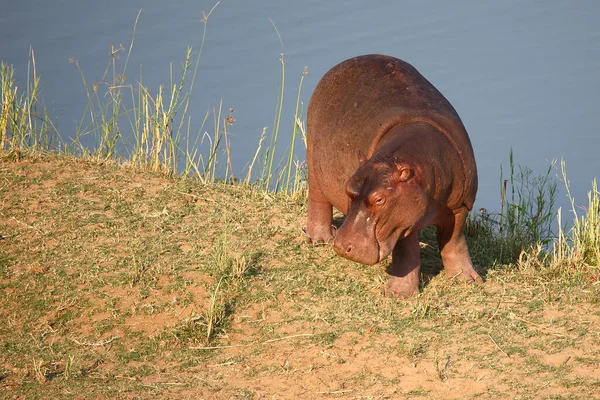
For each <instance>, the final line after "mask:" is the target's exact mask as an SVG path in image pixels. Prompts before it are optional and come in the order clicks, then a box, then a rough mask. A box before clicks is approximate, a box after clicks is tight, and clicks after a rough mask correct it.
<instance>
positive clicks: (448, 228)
mask: <svg viewBox="0 0 600 400" xmlns="http://www.w3.org/2000/svg"><path fill="white" fill-rule="evenodd" d="M467 215H468V210H467V209H466V208H465V207H462V208H461V209H460V210H457V211H455V212H454V214H453V215H452V216H450V217H448V218H447V219H446V220H445V221H444V222H443V223H442V224H440V225H438V226H437V240H438V245H439V247H440V254H441V256H442V263H443V264H444V270H445V271H446V277H448V278H449V279H459V280H462V281H467V282H477V283H482V282H483V280H482V279H481V277H480V276H479V274H478V273H477V272H476V271H475V269H474V268H473V263H472V262H471V256H470V255H469V249H468V248H467V241H466V240H465V235H464V233H463V230H464V227H465V221H466V220H467Z"/></svg>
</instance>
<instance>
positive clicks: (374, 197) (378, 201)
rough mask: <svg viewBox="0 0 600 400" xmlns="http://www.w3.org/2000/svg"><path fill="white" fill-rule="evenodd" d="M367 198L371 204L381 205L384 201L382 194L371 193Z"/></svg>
mask: <svg viewBox="0 0 600 400" xmlns="http://www.w3.org/2000/svg"><path fill="white" fill-rule="evenodd" d="M369 200H370V202H371V205H375V206H381V205H383V204H384V203H385V196H383V195H381V194H375V195H372V196H371V198H370V199H369Z"/></svg>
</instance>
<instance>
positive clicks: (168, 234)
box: [0, 153, 600, 399]
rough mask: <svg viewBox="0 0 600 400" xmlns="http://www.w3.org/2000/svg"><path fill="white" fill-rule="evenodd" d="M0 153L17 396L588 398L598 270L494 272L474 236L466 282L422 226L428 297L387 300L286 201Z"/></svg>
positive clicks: (1, 250) (502, 268)
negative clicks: (472, 276) (472, 269)
mask: <svg viewBox="0 0 600 400" xmlns="http://www.w3.org/2000/svg"><path fill="white" fill-rule="evenodd" d="M5 154H6V153H4V155H5ZM2 159H3V160H4V161H3V162H2V163H1V164H0V182H2V183H1V186H0V234H1V235H2V240H1V241H0V246H1V247H0V314H1V315H0V321H3V322H2V323H1V324H0V338H1V340H0V343H1V346H2V348H1V351H0V386H1V389H0V390H1V391H3V392H4V393H8V396H9V397H14V396H16V397H19V396H22V397H25V398H42V397H43V398H71V397H110V398H133V397H136V398H155V397H163V398H273V397H279V398H323V397H326V398H362V397H364V398H456V399H459V398H460V399H465V398H586V399H587V398H597V397H598V395H597V394H598V393H599V391H600V383H599V381H598V376H599V374H600V370H599V369H598V368H599V367H598V366H599V365H600V333H599V332H600V329H598V327H599V326H600V312H599V311H598V299H599V298H600V296H599V295H600V285H598V282H599V279H598V270H597V269H594V268H592V267H589V268H580V269H579V270H578V273H577V274H571V273H567V271H566V270H561V269H559V268H554V269H552V268H548V267H547V266H545V265H544V264H542V263H540V262H539V260H540V257H536V258H535V259H536V260H537V261H538V262H537V264H535V263H533V262H527V257H525V256H524V257H523V258H522V263H521V264H515V265H498V264H491V263H488V261H485V260H489V253H487V252H486V251H485V249H480V250H481V251H480V250H478V247H477V246H472V247H473V252H474V254H473V258H474V259H475V260H476V264H478V265H477V267H478V268H479V270H480V271H481V272H482V273H484V275H485V277H486V283H485V284H484V285H481V286H465V285H461V284H458V283H456V282H451V281H449V280H447V279H446V278H445V277H444V276H443V273H442V274H440V273H439V271H440V267H441V266H440V264H439V259H438V258H437V255H436V251H435V244H434V243H433V242H431V241H430V239H431V238H430V235H431V233H430V232H425V234H424V236H423V240H424V242H426V243H427V245H426V246H424V248H423V254H422V256H423V263H424V265H425V268H424V270H423V281H424V282H425V283H424V287H423V288H422V294H421V295H420V296H419V297H418V298H416V299H414V300H409V301H395V300H390V299H386V298H384V297H383V296H382V290H381V289H382V286H383V282H384V281H385V279H386V274H385V272H384V271H385V264H386V263H383V265H380V266H378V267H374V268H373V267H364V266H361V265H358V264H354V263H352V262H350V261H347V260H345V259H341V258H339V257H337V256H335V254H334V252H333V251H332V250H331V249H330V248H329V247H327V246H317V247H314V246H312V245H307V244H306V243H305V237H304V233H303V227H304V218H305V217H304V214H305V209H304V207H305V206H304V203H303V202H302V201H298V200H296V199H295V198H293V197H290V196H285V195H274V194H267V193H265V192H262V191H250V190H248V189H244V188H240V187H236V186H230V185H229V186H227V185H216V186H207V185H202V184H199V183H198V182H194V181H190V180H186V179H179V178H177V179H174V178H166V177H164V176H160V175H155V174H152V173H147V172H139V171H136V170H133V169H128V168H123V167H118V166H116V165H113V164H112V163H110V162H109V163H104V164H103V165H98V164H96V163H91V162H87V161H85V160H81V159H69V158H64V157H63V158H61V157H56V156H54V157H51V158H36V157H25V158H24V159H22V160H21V161H19V162H15V161H12V160H10V159H7V158H6V157H3V158H2ZM469 240H470V241H471V243H472V244H473V240H474V238H472V237H470V238H469ZM530 257H531V256H530ZM594 396H596V397H594Z"/></svg>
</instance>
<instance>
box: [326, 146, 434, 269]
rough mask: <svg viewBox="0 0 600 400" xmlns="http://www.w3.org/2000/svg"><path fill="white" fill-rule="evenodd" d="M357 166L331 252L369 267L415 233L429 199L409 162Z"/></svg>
mask: <svg viewBox="0 0 600 400" xmlns="http://www.w3.org/2000/svg"><path fill="white" fill-rule="evenodd" d="M360 164H361V165H360V167H359V168H358V170H357V171H356V172H355V173H354V175H353V176H352V177H351V178H350V179H349V180H348V182H347V184H346V193H347V194H348V197H349V199H350V205H349V207H348V213H347V216H346V219H345V221H344V223H343V225H342V226H341V227H340V228H339V229H338V230H337V232H336V236H335V241H334V248H335V251H336V252H337V253H338V254H339V255H341V256H343V257H346V258H348V259H350V260H353V261H356V262H359V263H361V264H366V265H372V264H375V263H377V262H379V261H381V260H383V259H384V258H386V257H387V256H388V255H389V254H390V253H391V252H392V250H393V248H394V246H395V245H396V242H397V241H398V240H399V239H401V238H404V237H406V236H408V235H409V234H411V233H412V232H414V229H415V228H416V227H417V225H418V223H419V222H420V221H421V220H422V219H423V217H424V215H425V211H426V209H427V205H428V204H427V203H428V196H427V195H426V193H425V191H424V190H423V189H422V187H421V185H419V183H418V182H419V181H420V179H419V177H418V176H417V174H418V169H417V168H415V165H414V164H412V163H410V162H400V161H396V160H389V159H388V160H384V161H377V160H364V158H363V159H361V161H360Z"/></svg>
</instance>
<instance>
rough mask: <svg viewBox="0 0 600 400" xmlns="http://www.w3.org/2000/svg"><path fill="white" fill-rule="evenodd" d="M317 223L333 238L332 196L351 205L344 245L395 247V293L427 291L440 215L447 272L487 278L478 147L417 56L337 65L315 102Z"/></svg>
mask: <svg viewBox="0 0 600 400" xmlns="http://www.w3.org/2000/svg"><path fill="white" fill-rule="evenodd" d="M306 159H307V163H308V182H309V196H308V197H309V199H308V224H307V234H308V236H309V237H310V238H311V239H312V240H313V241H314V242H318V241H324V242H330V241H331V240H333V239H334V232H333V229H332V225H331V224H332V206H334V207H335V208H337V209H338V210H340V211H341V212H342V213H344V214H346V219H345V221H344V223H343V225H342V226H341V227H340V229H338V230H337V232H336V234H335V240H334V248H335V250H336V252H337V253H338V254H340V255H342V256H344V257H346V258H349V259H351V260H354V261H357V262H360V263H363V264H367V265H371V264H375V263H377V262H379V261H381V260H383V259H384V258H385V257H387V256H388V255H389V254H390V253H392V266H391V275H392V277H391V279H390V281H389V282H388V285H387V287H386V293H387V294H389V295H392V296H412V295H414V294H416V293H417V292H418V280H419V269H420V261H419V258H420V254H419V241H418V238H417V234H418V231H419V230H421V229H423V228H424V227H426V226H428V225H435V226H436V227H437V232H438V243H439V245H440V252H441V256H442V262H443V264H444V268H445V270H446V275H447V276H451V277H456V278H460V279H464V280H470V281H477V282H479V281H481V278H480V277H479V275H478V274H477V272H475V270H474V269H473V265H472V263H471V259H470V256H469V252H468V249H467V245H466V242H465V238H464V235H463V228H464V223H465V220H466V217H467V214H468V211H469V210H471V208H472V207H473V203H474V201H475V194H476V191H477V169H476V165H475V158H474V156H473V149H472V147H471V142H470V140H469V137H468V135H467V132H466V130H465V128H464V126H463V124H462V122H461V120H460V118H459V117H458V114H457V113H456V111H455V110H454V108H453V107H452V105H450V103H449V102H448V101H447V100H446V99H445V98H444V96H443V95H442V94H441V93H440V92H439V91H438V90H437V89H436V88H435V87H434V86H433V85H432V84H431V83H429V82H428V81H427V80H426V79H425V78H424V77H423V76H422V75H421V74H419V72H418V71H417V70H416V69H415V68H413V67H412V66H411V65H410V64H408V63H406V62H404V61H401V60H399V59H396V58H393V57H389V56H383V55H365V56H360V57H355V58H352V59H349V60H346V61H344V62H342V63H340V64H338V65H337V66H335V67H333V68H332V69H331V70H329V71H328V72H327V73H326V74H325V76H324V77H323V78H322V79H321V81H320V82H319V84H318V85H317V87H316V89H315V92H314V94H313V96H312V97H311V100H310V103H309V107H308V137H307V155H306Z"/></svg>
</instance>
